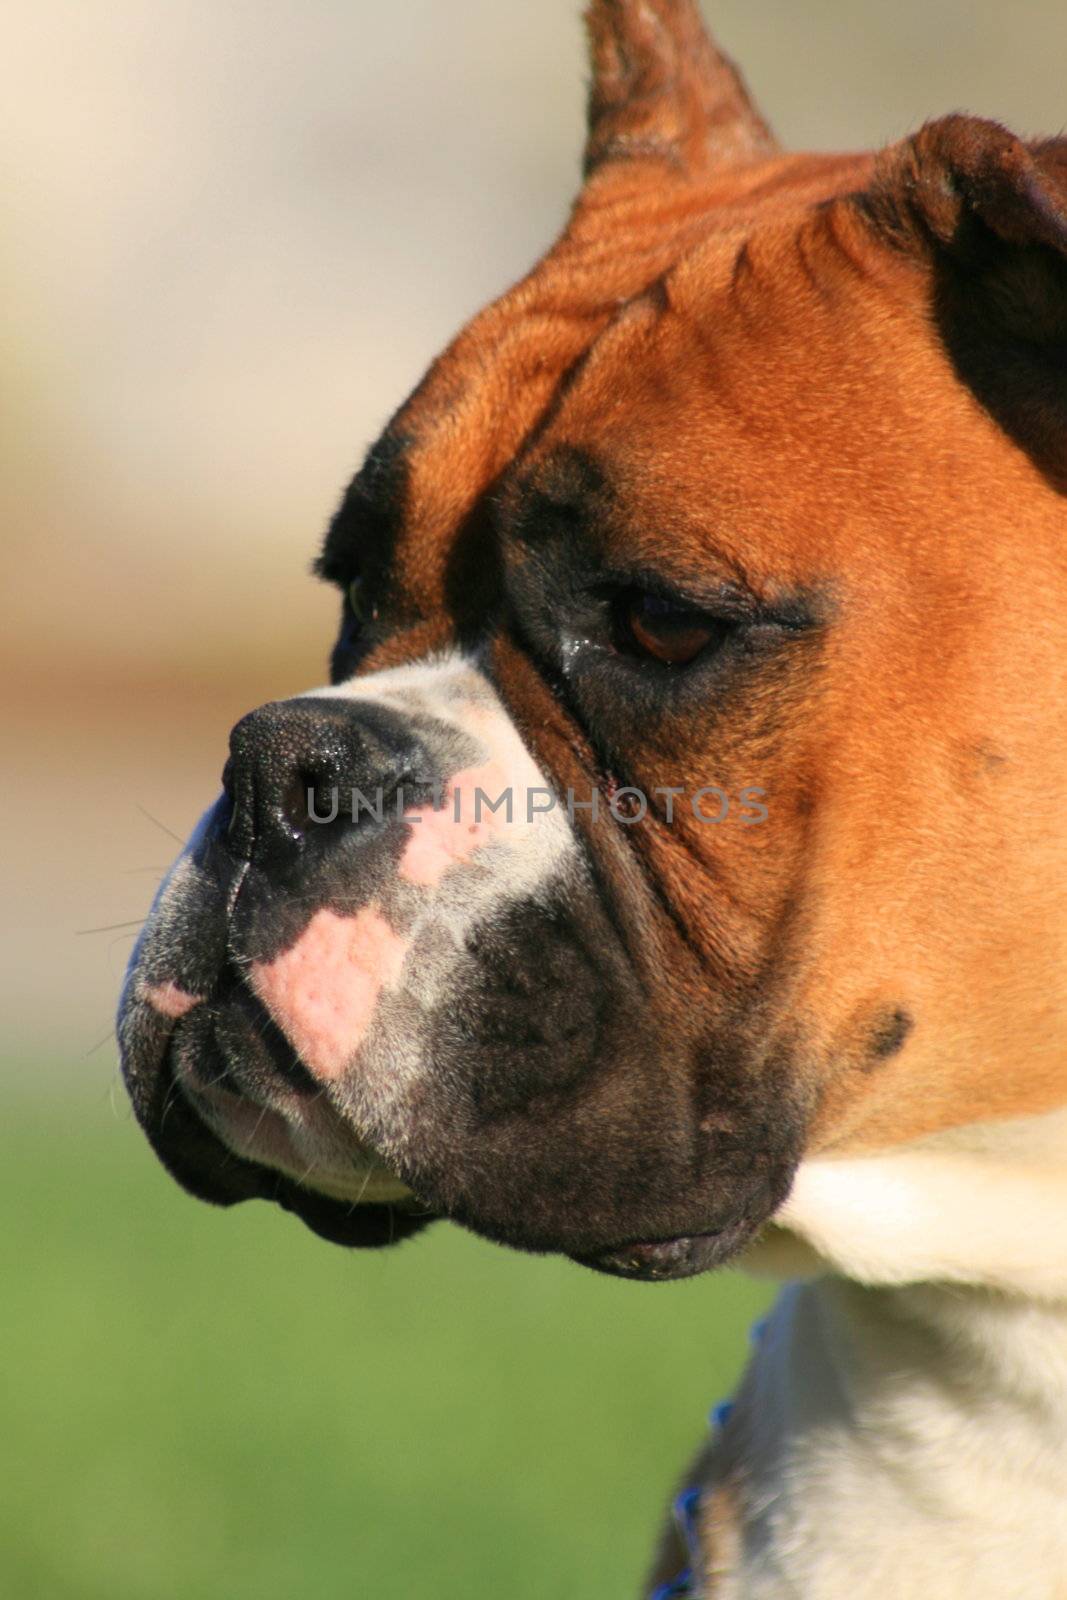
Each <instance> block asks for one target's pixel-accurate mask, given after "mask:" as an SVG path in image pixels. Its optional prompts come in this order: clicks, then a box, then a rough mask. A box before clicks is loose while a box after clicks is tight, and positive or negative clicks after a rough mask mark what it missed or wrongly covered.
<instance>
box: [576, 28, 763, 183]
mask: <svg viewBox="0 0 1067 1600" xmlns="http://www.w3.org/2000/svg"><path fill="white" fill-rule="evenodd" d="M586 26H587V28H588V31H589V47H590V56H591V62H592V72H593V75H592V81H591V83H590V86H589V135H588V139H587V142H586V147H585V172H586V175H587V176H588V175H589V174H591V173H594V172H596V173H598V174H599V173H600V171H601V169H603V168H604V167H606V166H613V165H614V164H615V163H617V162H621V163H631V162H633V161H635V160H638V161H644V162H648V163H650V165H651V168H652V173H651V175H650V178H651V177H655V176H657V172H656V169H657V168H658V169H660V173H661V172H662V169H664V168H665V169H667V170H668V171H670V172H672V173H673V174H674V175H676V176H682V177H695V176H699V175H700V174H702V173H707V172H710V171H714V170H715V169H716V168H721V167H730V166H741V165H744V164H745V163H748V162H753V161H758V160H760V159H763V158H766V157H767V156H770V155H773V154H774V153H775V151H776V150H777V146H776V144H775V141H774V138H773V136H772V134H771V132H770V130H769V129H768V127H767V125H766V123H765V122H764V121H763V119H762V118H761V117H760V116H759V114H758V113H757V112H756V110H755V108H754V107H753V105H752V102H751V101H750V99H749V97H748V92H747V90H746V89H745V86H744V83H743V81H742V79H741V76H740V74H739V73H738V71H737V69H736V68H735V67H734V65H733V63H732V62H730V61H728V60H727V58H726V57H725V56H724V55H722V54H721V53H720V52H719V51H718V50H717V49H716V48H715V46H714V45H713V44H712V42H711V40H710V39H709V38H708V36H707V34H706V33H705V31H704V26H703V23H702V22H701V19H700V11H699V8H698V6H697V4H696V0H592V4H591V5H590V7H589V9H588V11H587V13H586ZM632 170H633V169H632V167H631V168H630V169H629V174H630V176H632Z"/></svg>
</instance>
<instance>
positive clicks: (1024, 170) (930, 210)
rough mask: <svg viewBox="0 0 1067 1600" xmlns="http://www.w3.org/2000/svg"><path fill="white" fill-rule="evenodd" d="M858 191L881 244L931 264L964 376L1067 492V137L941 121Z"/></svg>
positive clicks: (937, 300) (935, 301) (937, 304)
mask: <svg viewBox="0 0 1067 1600" xmlns="http://www.w3.org/2000/svg"><path fill="white" fill-rule="evenodd" d="M855 199H856V202H857V203H858V205H859V207H860V210H861V211H862V212H863V213H865V214H866V216H867V218H868V219H869V220H870V221H871V222H872V223H873V224H874V227H875V230H876V232H877V234H878V235H879V236H880V238H881V240H882V242H883V243H887V244H889V245H891V246H892V247H894V248H896V249H898V250H903V251H905V252H907V253H908V254H909V255H912V256H918V257H919V258H920V259H921V260H923V261H924V262H925V263H927V264H928V265H929V266H930V268H931V270H932V310H933V313H934V316H935V318H936V321H937V324H938V327H939V330H940V332H941V335H942V338H943V339H944V342H945V346H946V349H947V350H948V353H949V355H950V357H951V359H952V361H953V363H954V365H955V367H956V370H957V372H958V374H959V376H960V377H961V378H962V379H963V381H964V382H965V383H966V384H967V385H968V386H969V387H970V388H971V390H972V391H973V392H974V393H975V395H976V396H977V398H978V399H979V400H980V401H981V402H982V404H983V405H984V406H985V408H986V409H987V410H988V411H989V412H991V413H992V415H993V416H994V417H995V418H996V420H997V421H998V422H999V423H1000V425H1001V426H1002V427H1003V428H1005V429H1006V431H1008V432H1009V433H1011V434H1012V436H1013V437H1014V438H1015V439H1016V440H1017V442H1019V443H1020V444H1022V445H1023V447H1024V448H1026V449H1027V450H1028V451H1029V452H1030V454H1031V455H1032V456H1033V457H1034V458H1035V459H1036V460H1037V461H1038V464H1039V465H1040V466H1041V467H1042V469H1043V470H1045V471H1046V472H1047V473H1048V474H1049V475H1050V476H1051V477H1052V478H1053V479H1054V481H1055V483H1056V487H1058V488H1061V489H1067V139H1050V140H1046V141H1044V142H1043V143H1038V144H1029V145H1028V144H1024V143H1023V142H1022V141H1021V140H1019V139H1017V138H1016V137H1015V136H1014V134H1011V133H1009V132H1008V130H1007V129H1006V128H1002V127H1001V126H1000V125H999V124H998V123H995V122H984V121H981V120H979V119H978V118H975V117H965V116H951V117H944V118H942V119H941V120H939V121H937V122H931V123H928V124H927V126H926V127H924V128H922V129H921V130H920V132H919V133H917V134H916V135H915V136H914V138H912V139H908V140H906V141H905V142H904V143H903V144H900V145H895V146H893V147H892V148H891V149H889V150H888V151H886V152H885V154H884V155H883V156H882V157H880V159H879V163H878V165H877V167H876V169H875V177H874V181H873V183H872V185H871V187H870V188H869V189H868V190H866V191H865V192H864V193H863V194H861V195H858V196H856V197H855Z"/></svg>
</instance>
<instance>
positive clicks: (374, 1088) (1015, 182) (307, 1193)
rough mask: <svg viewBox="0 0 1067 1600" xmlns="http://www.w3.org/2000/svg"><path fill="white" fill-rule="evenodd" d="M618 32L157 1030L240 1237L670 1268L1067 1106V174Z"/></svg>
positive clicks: (200, 838) (171, 1083)
mask: <svg viewBox="0 0 1067 1600" xmlns="http://www.w3.org/2000/svg"><path fill="white" fill-rule="evenodd" d="M589 22H590V32H591V38H592V51H593V67H594V76H593V82H592V88H591V92H590V104H589V136H588V144H587V149H586V155H585V179H584V184H583V187H582V189H581V192H580V194H579V196H578V199H577V201H576V203H575V205H574V208H573V211H572V214H571V217H570V220H569V223H568V225H567V227H566V229H565V231H564V232H563V234H562V236H561V238H560V239H559V240H558V242H557V243H556V244H555V245H554V247H553V248H552V249H551V250H550V251H549V253H548V254H547V255H546V256H545V258H544V259H543V260H542V261H540V262H539V263H538V264H537V266H536V267H535V268H534V269H533V270H532V271H531V273H530V274H529V275H528V277H527V278H525V279H524V280H523V281H522V282H521V283H520V284H519V285H518V286H517V287H516V288H514V289H512V290H511V291H510V292H508V293H507V294H505V295H504V296H503V297H502V298H501V299H500V300H499V301H497V302H496V303H495V304H493V305H492V306H490V307H489V308H488V309H487V310H485V311H484V312H483V313H481V314H480V315H479V316H478V317H477V318H476V319H475V320H474V321H473V322H472V323H471V324H470V325H469V326H468V327H467V328H466V329H465V330H464V331H463V332H462V333H461V334H460V335H459V336H458V338H457V339H456V340H455V342H454V343H453V344H452V346H451V347H450V348H449V349H448V350H447V351H446V352H445V353H444V354H443V355H442V356H441V357H440V358H439V359H438V360H437V361H436V362H435V363H434V364H433V365H432V366H431V368H430V370H429V372H428V373H427V375H426V377H425V379H424V380H423V382H422V383H421V384H420V386H419V388H418V389H417V390H416V391H415V393H414V395H413V396H412V397H411V398H410V399H409V400H408V401H407V402H406V404H405V405H404V406H403V407H402V408H401V409H400V411H399V412H398V413H397V414H396V416H395V417H394V419H393V421H392V422H391V423H390V425H389V427H388V428H387V430H386V432H385V434H384V435H383V437H382V438H381V439H380V440H379V441H378V443H377V444H375V446H374V447H373V449H371V451H370V452H369V454H368V456H367V459H366V461H365V463H364V465H363V467H362V469H361V471H360V472H359V473H358V474H357V476H356V478H355V479H354V481H353V483H352V485H351V487H350V489H349V491H348V493H347V495H346V496H345V498H344V501H343V504H342V505H341V507H340V509H339V511H338V512H337V515H336V516H335V518H334V520H333V522H332V525H331V527H330V529H329V533H328V536H327V539H326V543H325V547H324V549H323V551H322V554H321V556H320V559H319V571H320V574H321V576H322V577H323V578H324V579H325V580H326V581H328V582H330V583H332V584H335V585H336V586H337V589H338V591H339V593H340V597H341V607H342V619H341V626H340V633H339V637H338V639H337V641H336V644H335V646H334V650H333V656H332V669H331V681H330V683H329V684H328V685H326V686H324V687H323V688H321V689H317V690H315V691H314V692H313V693H308V694H302V695H299V696H296V697H295V698H293V699H291V700H288V701H282V702H276V703H272V704H269V705H265V706H262V707H260V708H259V709H258V710H254V711H252V712H251V713H250V714H249V715H248V716H246V717H245V718H243V719H242V720H241V721H240V722H239V723H238V724H237V726H236V727H235V728H234V730H233V734H232V737H231V746H230V751H229V756H228V759H225V757H224V755H223V753H220V766H222V764H223V760H224V759H225V768H224V771H223V780H222V796H221V798H220V799H219V800H218V801H217V802H216V803H215V804H214V805H213V806H212V807H211V809H210V810H208V811H207V813H206V815H205V816H204V818H203V820H202V821H201V823H200V825H199V827H198V828H197V830H196V832H195V833H194V835H193V837H192V839H191V840H190V842H189V844H188V846H187V848H186V850H185V851H184V852H183V854H182V856H181V857H180V858H179V860H178V862H177V863H176V865H175V866H174V868H173V870H172V872H171V874H170V876H169V877H168V879H167V880H166V882H165V884H164V886H163V888H162V890H161V891H160V894H159V896H158V899H157V901H156V904H155V906H154V908H153V912H152V915H151V918H150V919H149V922H148V924H147V926H146V929H145V931H144V934H143V936H142V938H141V940H140V943H139V945H138V948H137V950H136V952H135V954H134V957H133V960H132V962H131V966H130V971H129V974H128V979H127V984H126V989H125V994H124V998H123V1003H122V1013H121V1018H120V1039H121V1044H122V1051H123V1063H124V1070H125V1073H126V1078H127V1082H128V1084H129V1088H130V1093H131V1096H132V1099H133V1103H134V1105H135V1108H136V1111H137V1114H138V1117H139V1119H140V1120H141V1122H142V1124H143V1126H144V1128H145V1131H146V1132H147V1134H148V1137H149V1138H150V1139H151V1141H152V1143H153V1145H154V1146H155V1148H156V1150H157V1151H158V1153H159V1155H160V1157H161V1159H162V1160H163V1161H164V1163H165V1164H166V1165H167V1167H168V1168H169V1169H170V1170H171V1171H172V1172H173V1173H174V1174H175V1176H176V1177H177V1178H178V1179H179V1180H180V1181H181V1182H182V1183H183V1184H184V1185H185V1186H186V1187H187V1188H189V1189H190V1190H191V1191H192V1192H193V1193H195V1194H198V1195H200V1196H202V1197H203V1198H205V1199H208V1200H211V1201H215V1202H219V1203H222V1204H228V1203H230V1202H233V1201H237V1200H242V1199H246V1198H252V1197H256V1196H260V1197H266V1198H269V1199H274V1200H276V1201H277V1202H278V1203H279V1204H281V1205H282V1206H284V1207H285V1208H286V1209H289V1210H292V1211H294V1212H296V1213H297V1214H298V1215H299V1216H301V1217H302V1218H303V1219H304V1220H305V1221H306V1222H307V1223H308V1224H309V1225H310V1226H311V1227H312V1228H314V1229H315V1230H316V1231H318V1232H321V1233H323V1234H324V1235H326V1236H327V1237H329V1238H332V1239H336V1240H337V1241H338V1242H341V1243H346V1244H352V1245H377V1244H385V1243H392V1242H394V1241H396V1240H398V1239H400V1238H402V1237H404V1236H405V1235H407V1234H410V1233H412V1232H413V1231H415V1230H417V1229H419V1228H421V1227H422V1226H423V1225H424V1224H425V1223H426V1222H427V1221H428V1220H430V1219H432V1218H434V1217H448V1218H452V1219H454V1220H457V1221H459V1222H461V1223H463V1224H464V1225H466V1226H469V1227H471V1228H473V1229H475V1230H477V1231H478V1232H480V1233H483V1234H485V1235H487V1236H488V1237H490V1238H493V1239H496V1240H499V1241H502V1242H504V1243H507V1244H511V1245H514V1246H517V1247H520V1248H525V1249H531V1250H540V1251H559V1252H563V1253H565V1254H568V1255H571V1256H573V1257H575V1258H577V1259H580V1260H582V1261H585V1262H588V1263H590V1264H593V1265H596V1266H600V1267H602V1268H604V1269H606V1270H610V1271H614V1272H619V1273H625V1274H629V1275H633V1276H638V1277H672V1276H682V1275H685V1274H687V1273H691V1272H694V1271H698V1270H702V1269H703V1268H705V1267H708V1266H711V1265H714V1264H717V1263H718V1262H720V1261H722V1260H725V1259H727V1258H728V1257H730V1256H731V1255H733V1254H734V1253H736V1252H737V1251H739V1250H740V1249H741V1248H742V1247H744V1246H745V1245H746V1244H748V1243H749V1242H750V1241H751V1240H752V1239H753V1238H754V1236H755V1235H756V1234H757V1233H758V1231H759V1230H760V1228H761V1227H762V1225H763V1224H764V1223H765V1222H766V1221H767V1220H768V1219H769V1218H770V1217H772V1216H773V1215H774V1213H775V1212H776V1210H777V1209H778V1208H779V1206H780V1205H781V1204H782V1202H783V1201H784V1200H785V1198H786V1196H787V1194H788V1192H789V1189H790V1184H791V1182H792V1181H793V1177H794V1174H795V1172H796V1170H797V1167H798V1163H799V1162H800V1161H801V1160H802V1158H805V1157H810V1156H812V1155H813V1154H818V1153H825V1152H832V1153H835V1154H840V1153H844V1154H848V1153H851V1152H854V1151H860V1150H870V1149H878V1148H882V1147H885V1146H886V1145H892V1144H895V1143H897V1142H900V1141H906V1140H910V1139H914V1138H916V1137H918V1136H921V1135H925V1134H931V1133H935V1132H937V1131H938V1130H941V1129H945V1128H949V1127H952V1126H953V1125H955V1124H957V1123H961V1122H970V1121H972V1120H974V1119H975V1117H976V1116H977V1117H988V1118H994V1117H999V1116H1013V1115H1019V1114H1022V1113H1024V1112H1025V1113H1029V1112H1037V1111H1042V1110H1045V1109H1048V1108H1050V1107H1052V1106H1056V1105H1059V1104H1061V1103H1062V1102H1063V1101H1064V1099H1065V1098H1067V1066H1065V1063H1064V1058H1063V1052H1062V1049H1061V1048H1060V1041H1061V1040H1062V1038H1063V1037H1064V1027H1063V1024H1064V1020H1065V1018H1064V1010H1065V1008H1067V983H1065V982H1063V978H1064V972H1063V970H1062V969H1063V965H1064V956H1063V941H1061V942H1060V944H1059V945H1058V946H1057V950H1058V951H1059V955H1058V956H1057V954H1056V952H1055V951H1050V949H1049V947H1048V941H1047V940H1046V939H1044V938H1043V937H1042V933H1041V927H1040V924H1039V922H1038V921H1035V919H1033V918H1032V917H1029V916H1024V915H1021V914H1020V909H1019V908H1020V906H1022V905H1024V904H1026V903H1027V897H1028V896H1030V898H1031V901H1032V893H1033V886H1034V884H1035V882H1039V883H1040V893H1041V896H1042V898H1043V906H1044V911H1045V913H1046V914H1047V915H1046V926H1047V921H1048V918H1051V917H1056V918H1058V919H1059V920H1058V925H1059V926H1060V927H1063V926H1067V886H1065V883H1064V878H1063V875H1062V874H1060V875H1059V876H1058V877H1057V876H1056V874H1055V873H1054V872H1052V870H1051V863H1052V862H1053V861H1054V860H1055V859H1060V860H1062V857H1059V856H1057V854H1056V852H1057V851H1058V850H1059V848H1060V845H1059V832H1058V829H1059V819H1060V817H1062V815H1063V814H1064V801H1065V800H1067V758H1065V756H1064V753H1063V752H1064V748H1065V744H1064V741H1063V739H1062V737H1061V729H1060V727H1059V722H1058V712H1057V709H1056V697H1055V696H1054V695H1052V694H1047V695H1045V694H1042V695H1035V693H1034V684H1035V683H1038V682H1040V683H1059V684H1060V685H1061V687H1062V684H1063V677H1064V673H1065V671H1067V668H1065V666H1064V663H1067V622H1065V618H1067V607H1065V606H1064V605H1063V604H1062V603H1059V604H1057V602H1056V597H1057V596H1059V597H1061V599H1062V595H1063V593H1064V579H1065V572H1064V568H1065V566H1067V541H1065V540H1064V516H1063V500H1062V493H1063V489H1064V485H1065V482H1067V451H1065V447H1064V440H1065V438H1067V434H1065V432H1064V427H1065V424H1067V402H1065V385H1064V382H1063V372H1064V360H1065V350H1067V261H1065V254H1067V145H1065V144H1063V143H1056V142H1051V143H1046V144H1042V145H1026V144H1023V143H1021V142H1020V141H1018V140H1016V139H1015V138H1014V137H1012V136H1011V135H1010V134H1008V133H1007V132H1006V131H1004V130H1003V129H1001V128H1000V127H998V126H997V125H995V124H992V123H984V122H980V121H978V120H975V119H970V118H964V117H952V118H948V119H945V120H943V121H941V122H936V123H932V124H930V125H928V126H927V127H926V128H925V129H923V130H922V131H921V132H920V133H919V134H918V135H917V136H916V137H915V138H913V139H911V140H909V141H907V142H905V143H904V144H902V145H900V146H897V147H894V148H891V149H890V150H888V151H887V152H885V153H884V154H883V155H882V156H881V157H879V158H877V159H874V158H871V157H868V156H847V157H837V156H789V155H784V154H782V153H781V152H780V151H779V149H778V148H777V146H776V144H775V143H774V140H773V139H772V137H771V135H770V133H769V131H768V129H767V127H766V126H765V124H764V123H763V122H762V121H761V120H760V119H759V117H758V116H757V115H756V114H755V112H754V111H753V110H752V108H751V106H750V105H749V103H748V100H747V98H746V96H745V93H744V90H743V88H742V86H741V84H740V82H739V80H738V78H737V75H736V74H735V73H734V72H733V70H732V68H731V67H730V66H729V65H728V63H726V62H725V61H724V60H723V59H722V58H721V57H720V56H719V55H718V54H717V53H716V52H715V51H714V50H713V48H712V47H711V45H710V44H709V43H708V41H707V40H706V38H705V37H704V36H703V34H702V32H701V31H700V26H699V22H698V19H697V13H696V10H695V7H694V6H692V5H689V4H686V3H682V0H654V3H651V0H649V3H637V0H633V3H628V0H614V3H613V0H596V3H594V5H593V6H592V8H591V12H590V18H589ZM1020 541H1025V552H1026V554H1025V559H1023V558H1022V557H1021V554H1020ZM1037 783H1039V784H1040V786H1041V800H1040V803H1039V804H1035V801H1034V790H1035V784H1037ZM708 785H715V786H717V787H718V788H719V789H721V791H722V792H723V793H724V794H728V795H736V794H738V793H740V792H741V791H742V790H745V789H746V788H747V789H750V790H755V791H758V792H760V793H762V794H763V795H764V796H765V797H766V819H765V821H763V823H762V825H761V826H759V827H744V826H739V825H732V824H731V823H730V821H729V819H728V820H727V822H726V823H725V824H724V825H723V826H721V827H709V826H706V825H705V823H704V820H703V819H702V818H701V817H700V816H699V815H698V814H697V812H696V811H695V810H694V808H693V807H692V806H690V805H687V804H685V803H682V802H681V801H677V803H672V797H677V796H688V795H692V794H693V793H695V792H697V791H699V790H701V789H702V788H704V787H705V786H708ZM624 788H625V789H628V790H632V791H634V792H636V793H637V794H638V795H640V796H641V797H642V811H641V814H640V816H638V817H636V818H635V817H633V816H626V815H625V814H624V813H623V812H622V809H621V808H620V807H618V806H612V805H611V804H610V803H609V802H610V801H611V800H612V799H613V797H615V796H616V795H617V794H618V793H619V791H620V790H621V789H624ZM479 790H480V791H481V792H482V794H483V795H485V796H488V797H490V798H493V799H496V798H498V797H499V796H500V795H501V794H502V793H503V792H504V791H507V793H508V795H509V797H510V805H509V809H508V810H505V809H503V808H498V809H495V810H494V809H491V808H490V807H489V806H488V805H486V806H484V807H483V809H482V811H481V812H480V814H478V815H477V816H475V815H472V809H471V808H472V805H473V801H474V798H475V794H476V791H479ZM354 791H358V793H359V794H360V795H362V796H364V797H368V798H371V799H373V797H374V796H377V797H378V804H377V805H376V806H375V805H374V804H368V805H366V806H359V805H355V806H350V805H349V797H350V796H352V794H353V792H354ZM546 794H548V795H552V796H560V795H563V794H569V795H571V796H573V797H576V799H577V800H578V802H579V803H578V804H573V805H570V806H565V805H563V804H553V805H550V806H549V805H545V804H542V803H541V800H540V797H541V796H544V795H546ZM338 795H339V796H340V797H341V798H340V804H339V805H338V804H336V801H337V797H338ZM535 797H537V799H536V801H535ZM598 797H599V799H600V801H601V802H602V803H601V804H599V805H598V804H596V800H597V798H598ZM646 800H647V804H646V803H645V802H646ZM1023 819H1025V826H1024V825H1023ZM963 837H965V838H966V840H967V847H966V859H965V861H962V860H961V852H960V840H961V838H963ZM1046 866H1048V867H1049V870H1048V871H1047V872H1046V871H1045V867H1046ZM991 948H993V949H996V951H997V952H998V960H999V961H1001V962H1002V963H1003V971H1002V980H1003V981H1002V982H1001V984H1000V985H999V986H991V985H990V984H989V983H988V982H986V981H984V980H985V974H986V971H987V967H988V960H989V954H988V953H989V950H990V949H991ZM1057 960H1058V963H1059V966H1058V971H1056V972H1052V971H1050V966H1051V965H1053V964H1054V963H1055V962H1056V961H1057ZM1005 994H1007V995H1009V996H1010V1004H1005V1003H1004V999H1003V997H1004V995H1005Z"/></svg>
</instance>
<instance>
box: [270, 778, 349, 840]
mask: <svg viewBox="0 0 1067 1600" xmlns="http://www.w3.org/2000/svg"><path fill="white" fill-rule="evenodd" d="M339 811H340V795H339V792H338V785H337V782H336V774H334V773H332V772H327V771H321V770H316V769H315V768H314V767H298V768H297V769H296V771H295V772H294V773H293V775H292V777H291V778H290V779H289V781H288V783H287V784H286V785H285V788H284V791H283V793H282V798H281V813H282V816H283V818H284V819H285V821H286V822H287V823H288V825H289V826H290V828H292V830H293V832H294V834H296V835H297V837H298V838H302V837H303V835H304V834H305V833H306V832H307V829H308V828H309V827H310V826H312V825H313V824H321V823H324V822H334V821H335V820H336V818H337V816H338V813H339Z"/></svg>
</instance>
